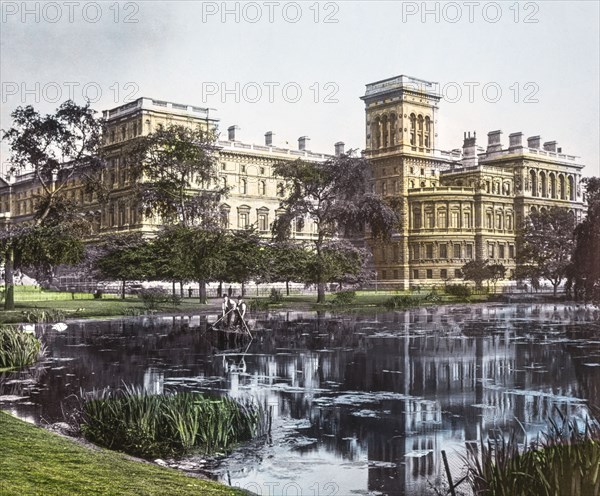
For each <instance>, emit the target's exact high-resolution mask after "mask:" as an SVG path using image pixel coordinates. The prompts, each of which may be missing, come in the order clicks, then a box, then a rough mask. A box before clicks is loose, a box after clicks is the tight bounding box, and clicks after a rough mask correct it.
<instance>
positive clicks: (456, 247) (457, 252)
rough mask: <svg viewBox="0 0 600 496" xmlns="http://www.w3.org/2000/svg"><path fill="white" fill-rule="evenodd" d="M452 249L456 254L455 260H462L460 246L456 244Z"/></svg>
mask: <svg viewBox="0 0 600 496" xmlns="http://www.w3.org/2000/svg"><path fill="white" fill-rule="evenodd" d="M452 249H453V250H454V253H453V255H454V258H460V255H461V253H460V245H457V244H454V245H452Z"/></svg>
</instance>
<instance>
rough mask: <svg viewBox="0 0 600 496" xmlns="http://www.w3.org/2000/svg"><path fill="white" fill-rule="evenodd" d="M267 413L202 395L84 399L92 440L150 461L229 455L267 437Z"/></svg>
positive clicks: (84, 424)
mask: <svg viewBox="0 0 600 496" xmlns="http://www.w3.org/2000/svg"><path fill="white" fill-rule="evenodd" d="M266 425H267V422H266V421H265V415H264V410H263V409H262V408H260V407H258V406H256V405H255V404H253V403H250V402H245V403H244V402H240V401H236V400H233V399H230V398H225V397H223V398H217V397H210V396H205V395H203V394H201V393H179V394H162V395H150V394H147V393H144V392H141V391H139V390H136V389H134V388H125V390H123V391H108V390H104V391H102V392H100V393H94V395H93V397H92V398H90V399H83V401H82V407H81V418H80V428H81V432H82V433H83V435H84V436H85V437H86V439H88V440H90V441H92V442H94V443H97V444H99V445H102V446H104V447H106V448H109V449H114V450H119V451H124V452H126V453H129V454H131V455H135V456H141V457H144V458H154V457H165V456H179V455H183V454H186V453H190V452H195V451H197V452H200V453H203V454H214V453H220V452H227V451H229V450H231V449H232V448H233V447H234V446H235V445H237V444H238V443H240V442H242V441H247V440H250V439H252V437H254V436H256V435H262V434H264V433H265V432H266Z"/></svg>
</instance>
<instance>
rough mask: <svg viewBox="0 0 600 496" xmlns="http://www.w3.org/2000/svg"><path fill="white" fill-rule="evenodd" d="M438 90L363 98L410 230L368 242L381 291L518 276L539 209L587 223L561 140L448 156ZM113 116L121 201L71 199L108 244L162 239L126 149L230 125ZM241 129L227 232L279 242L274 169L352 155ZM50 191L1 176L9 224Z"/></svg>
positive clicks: (228, 157) (170, 108) (71, 193)
mask: <svg viewBox="0 0 600 496" xmlns="http://www.w3.org/2000/svg"><path fill="white" fill-rule="evenodd" d="M434 88H435V85H434V83H431V82H428V81H424V80H421V79H417V78H413V77H408V76H403V75H402V76H397V77H393V78H390V79H385V80H382V81H378V82H375V83H371V84H368V85H367V87H366V92H365V95H364V96H362V97H361V99H362V100H363V101H364V104H365V111H366V129H365V131H366V145H365V150H364V155H365V157H366V158H367V159H368V160H369V162H370V164H371V167H372V178H373V179H372V181H373V183H372V185H371V188H372V190H373V191H374V192H376V193H377V194H379V195H381V196H383V197H388V196H395V197H397V198H398V199H400V200H401V218H402V222H401V227H400V229H399V230H398V231H397V232H396V233H395V234H394V235H393V237H392V239H391V241H390V242H386V243H376V242H372V241H370V240H367V241H368V244H369V246H370V248H371V250H372V252H373V268H374V270H375V272H376V282H377V284H378V286H379V287H385V288H389V289H408V288H410V287H413V286H415V285H419V286H423V285H425V286H431V285H434V284H440V283H441V282H445V281H451V280H453V279H458V278H460V268H461V267H462V266H463V265H464V264H465V263H467V262H468V261H470V260H473V259H486V260H490V262H491V263H502V264H504V266H506V267H507V268H508V269H509V273H510V272H511V271H514V268H515V234H516V228H517V226H519V224H520V223H521V222H522V221H523V220H524V219H525V218H526V216H527V215H529V213H530V212H532V211H534V210H536V209H549V208H552V207H560V208H566V209H568V210H569V211H570V212H572V213H573V215H574V216H575V217H576V219H577V220H579V219H581V216H582V212H583V200H582V194H581V188H580V181H581V169H582V168H583V165H582V164H581V163H579V162H578V161H577V157H576V156H574V155H568V154H565V153H563V152H562V149H561V148H559V147H558V146H557V143H556V141H547V142H544V143H542V140H541V138H540V137H539V136H531V137H528V138H525V137H524V136H523V134H522V133H520V132H514V133H511V134H510V135H509V136H508V146H506V144H503V140H502V132H501V131H491V132H489V133H488V134H487V143H485V148H484V147H483V146H480V144H478V142H477V136H476V133H475V132H473V133H471V132H468V133H465V134H464V142H463V145H462V148H460V149H455V150H452V151H442V150H440V149H438V148H437V147H436V141H437V137H438V135H437V131H436V129H437V125H438V104H439V102H440V99H441V97H440V95H438V94H437V93H436V92H435V91H434ZM103 117H104V119H105V120H106V124H107V131H106V135H105V137H104V151H105V153H106V156H107V159H108V161H109V168H108V173H107V174H106V176H105V181H107V182H108V186H109V188H110V190H111V192H110V195H109V200H108V202H105V203H100V202H99V201H98V199H97V198H96V196H95V195H93V194H88V193H86V192H85V191H84V186H83V183H82V182H81V181H80V180H79V179H78V178H73V179H71V180H70V183H69V184H68V185H67V188H66V190H65V191H66V195H67V197H68V198H69V199H71V200H73V201H75V202H76V203H77V204H78V205H79V208H80V209H81V213H82V215H85V216H86V217H87V218H88V219H89V220H90V222H91V224H92V226H93V231H94V237H96V238H98V237H100V236H102V235H103V234H114V233H120V232H131V231H141V232H144V233H148V234H151V233H152V232H154V231H155V230H156V229H157V228H158V227H159V225H160V221H159V220H157V219H155V218H148V217H146V216H144V215H143V214H142V212H141V210H140V208H139V205H137V204H136V203H135V200H134V195H133V194H132V187H133V185H132V184H131V182H130V177H129V173H128V170H127V167H126V166H125V161H124V160H123V153H125V150H126V148H127V146H126V145H127V144H128V142H130V140H134V139H136V138H137V137H139V136H142V135H147V134H150V133H152V132H153V131H155V130H157V129H159V128H161V127H162V128H166V127H168V126H170V125H176V124H182V125H186V126H194V127H199V128H200V129H211V130H212V129H218V124H219V122H218V119H216V118H214V117H212V116H210V115H209V109H206V108H202V107H196V106H192V105H182V104H178V103H172V102H166V101H162V100H156V99H152V98H139V99H137V100H135V101H133V102H130V103H127V104H125V105H121V106H119V107H116V108H113V109H110V110H105V111H104V112H103ZM238 130H239V129H238V128H237V126H230V127H229V128H228V129H227V139H224V136H223V139H219V141H218V142H217V145H218V152H217V153H218V164H219V165H218V167H219V169H220V170H219V175H220V180H221V181H222V184H223V185H224V186H227V187H228V188H229V189H230V192H229V194H228V196H227V197H226V198H225V199H224V200H223V203H222V205H221V219H222V224H223V226H224V227H226V228H229V229H243V228H245V227H249V226H251V225H253V226H255V228H256V229H257V230H258V232H259V233H261V234H262V235H264V236H265V237H267V236H270V230H271V226H272V223H273V221H274V220H275V218H276V216H277V215H278V211H279V208H280V202H281V199H282V198H283V197H284V196H285V195H286V185H285V184H284V182H283V181H282V180H281V178H278V177H276V176H274V174H273V166H274V165H275V164H276V163H278V162H280V161H284V160H290V161H293V160H297V159H302V160H308V161H316V162H324V161H326V160H328V159H331V158H333V157H335V156H339V155H341V154H343V153H344V143H343V142H341V141H340V142H337V143H335V145H334V147H333V152H334V153H333V154H326V153H316V152H313V151H310V147H309V138H308V137H306V136H302V137H300V138H299V139H298V147H297V149H290V148H289V147H283V146H277V145H276V144H275V141H274V134H273V132H271V131H268V132H266V133H265V141H264V143H263V144H252V143H244V142H243V141H240V140H239V136H238ZM56 181H58V182H60V181H61V178H60V177H57V178H56ZM198 187H199V188H200V185H198ZM40 193H41V187H40V185H39V184H37V183H36V180H35V178H34V176H33V174H31V173H29V174H28V173H25V174H22V175H20V176H17V177H12V178H1V179H0V228H3V227H5V226H8V225H12V224H19V223H23V222H29V221H31V219H32V216H33V213H34V210H35V201H36V195H39V194H40ZM314 235H315V225H314V222H313V220H312V219H308V218H306V219H303V218H298V219H296V222H295V223H294V225H293V232H292V236H293V237H294V239H297V240H299V241H309V240H311V239H312V238H313V236H314Z"/></svg>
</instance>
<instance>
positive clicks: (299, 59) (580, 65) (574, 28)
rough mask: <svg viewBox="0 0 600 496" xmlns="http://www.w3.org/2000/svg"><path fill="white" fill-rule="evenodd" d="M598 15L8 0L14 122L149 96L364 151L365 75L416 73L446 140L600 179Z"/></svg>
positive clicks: (8, 105) (243, 132) (377, 5)
mask: <svg viewBox="0 0 600 496" xmlns="http://www.w3.org/2000/svg"><path fill="white" fill-rule="evenodd" d="M599 15H600V14H599V2H596V1H581V2H577V1H564V2H562V1H551V2H550V1H543V2H519V3H516V2H512V1H509V2H497V3H496V2H485V1H472V2H469V1H465V2H461V1H459V2H428V3H423V2H399V1H398V2H392V1H390V2H375V1H369V2H361V1H354V2H352V1H341V2H319V3H317V2H312V1H311V2H298V3H295V2H285V1H272V2H269V1H265V2H225V3H223V2H168V3H167V2H147V1H144V2H120V3H117V2H112V1H111V2H98V3H96V2H82V1H79V2H77V1H75V2H61V1H58V2H49V3H48V2H47V3H37V2H30V3H26V4H24V3H23V2H11V1H3V2H2V19H1V25H0V28H1V34H0V39H1V48H0V50H1V53H0V55H1V59H0V70H1V72H0V80H1V83H2V111H1V127H2V128H4V129H5V128H7V127H8V126H10V112H12V110H13V109H14V108H15V107H17V106H18V105H23V104H32V105H34V106H35V107H37V108H39V109H40V110H41V111H43V112H51V111H53V110H54V109H55V108H56V107H57V105H58V103H59V102H58V101H56V100H59V99H60V101H63V100H65V99H66V98H68V97H69V95H70V94H72V95H73V97H74V99H75V100H76V101H78V102H81V103H83V101H84V97H85V96H88V97H89V98H91V99H92V100H98V101H97V102H95V103H94V108H96V109H98V110H103V109H106V108H111V107H114V106H117V105H120V104H123V103H126V102H127V101H130V100H131V99H135V98H137V97H140V96H148V97H153V98H156V99H162V100H169V101H174V102H178V103H187V104H193V105H198V106H208V107H211V108H213V109H215V110H211V114H212V115H213V116H215V117H218V118H219V119H220V122H221V125H220V127H221V130H222V133H223V134H222V136H223V135H224V136H226V129H227V127H228V126H230V125H232V124H236V125H238V126H239V127H240V128H241V129H240V131H239V136H240V138H241V139H242V140H244V141H249V142H255V143H262V142H263V140H264V137H263V135H264V133H265V132H266V131H273V132H274V133H275V135H276V136H275V142H276V143H278V144H285V142H289V144H290V145H291V146H293V147H296V146H297V139H298V137H299V136H303V135H306V136H309V137H310V138H311V142H310V148H311V149H312V150H314V151H322V152H328V153H331V152H333V144H334V143H335V142H336V141H340V140H341V141H344V142H346V145H347V147H349V148H363V147H364V140H365V137H364V127H365V126H364V106H363V102H362V101H361V100H359V97H360V96H361V95H363V94H364V90H365V84H367V83H370V82H374V81H378V80H380V79H385V78H388V77H391V76H395V75H399V74H406V75H410V76H414V77H418V78H422V79H426V80H430V81H435V82H438V83H439V88H440V91H442V93H443V95H444V99H443V100H442V102H440V111H439V125H438V133H439V136H438V147H439V148H442V149H452V148H457V147H460V146H461V145H462V136H463V132H464V131H477V134H478V136H480V137H481V138H480V139H479V144H480V145H481V146H485V145H486V134H487V133H488V132H489V131H492V130H496V129H501V130H502V131H503V132H504V136H503V144H504V145H505V146H506V145H507V143H508V135H509V134H510V133H512V132H516V131H522V132H523V133H525V135H526V136H532V135H537V134H539V135H541V137H542V140H543V141H552V140H556V141H557V142H558V146H560V147H562V149H563V152H564V153H568V154H573V155H579V156H581V160H582V161H583V163H585V164H586V168H585V169H584V174H585V175H588V176H589V175H599V173H600V172H599V157H600V152H599V148H600V146H599V141H600V137H599V136H600V130H599V115H600V101H599V86H600V84H599V60H600V54H599V46H600V39H599V36H600V35H599V31H600V30H599ZM236 100H237V102H236ZM3 152H6V148H3ZM2 158H3V160H6V154H5V153H3V157H2Z"/></svg>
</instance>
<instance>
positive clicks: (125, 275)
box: [94, 233, 154, 299]
mask: <svg viewBox="0 0 600 496" xmlns="http://www.w3.org/2000/svg"><path fill="white" fill-rule="evenodd" d="M99 249H100V252H101V254H100V255H99V256H98V257H97V258H96V260H95V262H94V265H95V268H96V270H97V273H98V275H99V276H100V277H102V278H106V279H115V280H118V281H122V283H123V287H122V291H121V298H123V299H125V286H126V284H127V281H136V280H147V279H149V278H150V277H151V275H152V273H153V270H154V267H153V265H152V263H151V261H152V258H151V257H152V255H151V254H152V250H151V246H150V243H149V242H148V241H147V240H146V239H144V237H143V235H142V234H141V233H127V234H118V235H114V236H110V237H107V238H105V239H104V240H103V241H102V242H101V244H100V246H99Z"/></svg>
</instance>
